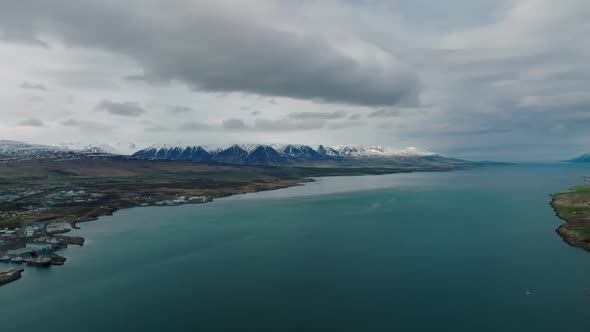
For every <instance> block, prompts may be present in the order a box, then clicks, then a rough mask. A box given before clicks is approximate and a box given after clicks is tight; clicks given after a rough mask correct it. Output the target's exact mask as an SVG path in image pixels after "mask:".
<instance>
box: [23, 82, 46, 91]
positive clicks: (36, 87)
mask: <svg viewBox="0 0 590 332" xmlns="http://www.w3.org/2000/svg"><path fill="white" fill-rule="evenodd" d="M20 87H21V88H23V89H28V90H39V91H47V87H46V86H45V85H43V84H37V83H30V82H23V83H21V85H20Z"/></svg>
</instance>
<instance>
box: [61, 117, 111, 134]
mask: <svg viewBox="0 0 590 332" xmlns="http://www.w3.org/2000/svg"><path fill="white" fill-rule="evenodd" d="M61 125H62V126H64V127H78V128H81V129H84V130H93V131H103V132H104V131H111V130H112V127H111V126H109V125H107V124H104V123H100V122H94V121H80V120H76V119H68V120H65V121H62V122H61Z"/></svg>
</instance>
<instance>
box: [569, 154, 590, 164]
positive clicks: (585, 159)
mask: <svg viewBox="0 0 590 332" xmlns="http://www.w3.org/2000/svg"><path fill="white" fill-rule="evenodd" d="M568 162H570V163H590V153H586V154H583V155H581V156H579V157H577V158H574V159H570V160H568Z"/></svg>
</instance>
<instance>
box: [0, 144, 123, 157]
mask: <svg viewBox="0 0 590 332" xmlns="http://www.w3.org/2000/svg"><path fill="white" fill-rule="evenodd" d="M114 151H115V149H113V148H112V147H109V146H108V145H104V144H101V145H83V146H78V145H74V144H61V145H59V146H54V145H42V144H30V143H25V142H19V141H10V140H0V161H4V162H6V161H18V160H30V159H72V158H81V157H88V156H98V155H113V154H117V153H116V152H114Z"/></svg>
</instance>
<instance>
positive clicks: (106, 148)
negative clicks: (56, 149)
mask: <svg viewBox="0 0 590 332" xmlns="http://www.w3.org/2000/svg"><path fill="white" fill-rule="evenodd" d="M59 146H60V147H62V148H65V149H67V150H70V151H75V152H80V153H90V154H121V153H120V152H119V151H118V150H117V149H115V148H114V147H112V146H110V145H108V144H104V143H94V144H84V143H75V142H66V143H60V144H59Z"/></svg>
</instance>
